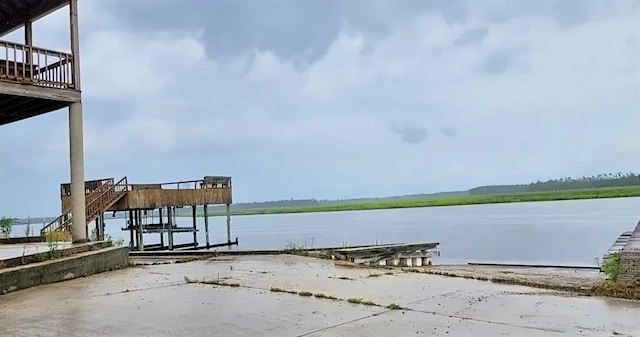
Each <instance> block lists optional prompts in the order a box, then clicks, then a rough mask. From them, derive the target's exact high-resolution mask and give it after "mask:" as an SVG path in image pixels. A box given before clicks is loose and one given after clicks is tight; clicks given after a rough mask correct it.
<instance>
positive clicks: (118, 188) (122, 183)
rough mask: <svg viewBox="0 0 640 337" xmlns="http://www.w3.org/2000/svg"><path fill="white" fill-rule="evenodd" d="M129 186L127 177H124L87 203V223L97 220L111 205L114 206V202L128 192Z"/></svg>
mask: <svg viewBox="0 0 640 337" xmlns="http://www.w3.org/2000/svg"><path fill="white" fill-rule="evenodd" d="M128 188H129V184H128V183H127V177H124V178H122V179H120V180H119V181H118V182H117V183H115V184H114V185H113V186H111V187H110V188H108V189H107V190H105V191H104V192H102V193H101V194H100V195H99V196H97V197H96V198H95V199H94V200H92V201H91V202H89V203H87V207H86V214H87V216H86V219H87V223H89V222H91V221H93V220H95V219H96V218H97V217H98V216H99V215H100V214H102V213H104V212H105V211H106V210H107V209H108V208H109V207H111V206H113V204H115V203H116V202H117V201H118V200H120V198H121V197H122V196H123V195H124V194H125V193H127V190H128Z"/></svg>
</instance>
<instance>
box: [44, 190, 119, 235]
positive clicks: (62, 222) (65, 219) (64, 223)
mask: <svg viewBox="0 0 640 337" xmlns="http://www.w3.org/2000/svg"><path fill="white" fill-rule="evenodd" d="M109 186H113V179H108V180H104V181H103V183H102V185H100V186H98V188H96V189H95V190H93V191H91V193H89V194H87V195H86V196H85V197H84V198H85V204H87V203H90V202H92V201H93V200H95V199H96V198H97V197H99V196H100V194H102V192H104V191H105V189H107V188H109ZM70 222H71V208H69V209H67V210H65V211H64V212H63V213H62V214H61V215H60V216H59V217H57V218H55V219H54V220H53V221H51V222H50V223H48V224H47V225H46V226H44V227H42V229H41V230H40V235H45V233H46V232H47V231H50V230H56V229H60V228H63V227H68V225H69V223H70Z"/></svg>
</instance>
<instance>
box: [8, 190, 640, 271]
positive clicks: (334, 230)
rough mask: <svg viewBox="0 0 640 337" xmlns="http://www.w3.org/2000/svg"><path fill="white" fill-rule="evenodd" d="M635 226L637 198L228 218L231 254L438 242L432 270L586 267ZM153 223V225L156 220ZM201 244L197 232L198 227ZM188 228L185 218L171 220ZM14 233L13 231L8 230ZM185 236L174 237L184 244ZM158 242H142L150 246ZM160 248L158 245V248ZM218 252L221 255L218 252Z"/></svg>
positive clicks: (150, 238)
mask: <svg viewBox="0 0 640 337" xmlns="http://www.w3.org/2000/svg"><path fill="white" fill-rule="evenodd" d="M638 220H640V198H621V199H600V200H571V201H554V202H530V203H513V204H494V205H471V206H451V207H431V208H414V209H396V210H376V211H357V212H331V213H307V214H283V215H254V216H235V217H232V237H233V238H235V237H238V239H239V242H240V245H239V246H238V247H237V248H236V247H234V248H233V249H279V248H283V247H285V246H286V245H287V244H288V243H289V242H293V243H298V244H305V243H306V244H307V245H309V244H311V243H312V242H313V243H314V244H315V246H316V247H321V246H340V245H342V244H343V243H344V242H346V243H347V244H349V245H358V244H374V243H376V242H378V243H381V242H382V243H398V242H433V241H436V242H440V251H441V254H442V255H441V257H440V258H439V260H438V263H466V262H469V261H477V262H490V261H492V262H505V263H507V262H520V263H550V264H580V265H593V264H594V263H595V260H594V258H595V257H600V256H602V254H603V253H604V252H605V251H606V250H607V249H608V248H609V246H610V245H611V244H612V243H613V241H615V239H616V238H617V237H618V235H620V233H621V232H623V231H626V230H632V229H633V228H634V227H635V225H636V223H637V222H638ZM156 221H157V219H156ZM198 222H199V223H198V226H199V228H201V230H202V231H201V232H199V233H198V237H199V239H198V240H199V242H201V243H202V244H204V242H205V239H204V226H203V225H202V222H203V221H202V219H198ZM178 224H179V225H180V226H189V225H190V224H191V219H190V218H178ZM209 226H210V231H211V232H210V238H211V242H212V243H217V242H223V241H226V225H225V218H224V217H212V218H210V221H209ZM121 227H124V220H122V219H114V220H108V221H107V230H106V231H107V233H109V234H111V235H112V236H113V237H115V238H118V237H121V238H124V239H125V240H126V242H128V240H129V234H128V232H123V231H121V230H120V228H121ZM16 230H19V229H17V228H16ZM192 238H193V234H191V233H181V234H176V235H175V242H176V243H180V242H188V241H189V240H190V239H192ZM158 242H159V234H153V235H152V234H148V235H145V243H147V244H150V243H158ZM165 242H166V241H165ZM222 249H226V248H222Z"/></svg>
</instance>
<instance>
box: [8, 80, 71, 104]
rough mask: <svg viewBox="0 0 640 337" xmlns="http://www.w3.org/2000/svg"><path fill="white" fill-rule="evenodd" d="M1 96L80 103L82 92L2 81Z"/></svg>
mask: <svg viewBox="0 0 640 337" xmlns="http://www.w3.org/2000/svg"><path fill="white" fill-rule="evenodd" d="M0 94H6V95H14V96H23V97H34V98H41V99H48V100H53V101H60V102H68V103H76V102H80V100H81V99H80V98H81V95H80V91H78V90H74V89H61V88H47V87H41V86H37V85H31V84H20V83H12V82H5V81H0Z"/></svg>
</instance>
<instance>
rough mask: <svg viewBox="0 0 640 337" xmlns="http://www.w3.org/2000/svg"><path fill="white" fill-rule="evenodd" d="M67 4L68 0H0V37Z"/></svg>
mask: <svg viewBox="0 0 640 337" xmlns="http://www.w3.org/2000/svg"><path fill="white" fill-rule="evenodd" d="M68 4H69V0H0V37H2V36H4V35H7V34H9V33H11V32H13V31H15V30H17V29H20V28H22V27H23V26H24V23H25V21H27V20H30V21H32V22H33V21H36V20H38V19H40V18H42V17H44V16H47V15H49V14H51V13H53V12H55V11H57V10H58V9H61V8H63V7H65V6H67V5H68Z"/></svg>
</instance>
